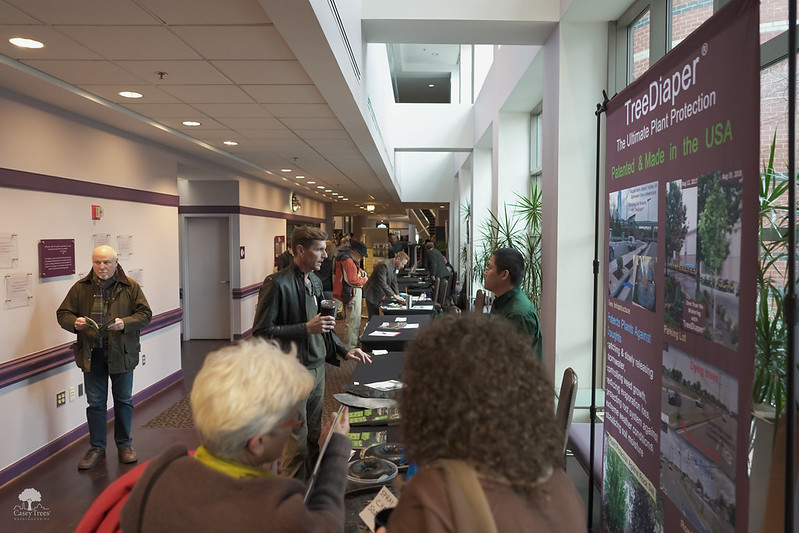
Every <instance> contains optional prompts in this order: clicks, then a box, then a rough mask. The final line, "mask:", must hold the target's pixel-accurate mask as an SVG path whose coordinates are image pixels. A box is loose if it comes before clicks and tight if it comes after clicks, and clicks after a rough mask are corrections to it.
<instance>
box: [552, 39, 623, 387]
mask: <svg viewBox="0 0 799 533" xmlns="http://www.w3.org/2000/svg"><path fill="white" fill-rule="evenodd" d="M607 38H608V36H607V25H606V24H604V23H594V24H590V23H582V24H578V23H562V24H561V25H560V29H559V31H558V32H556V33H555V34H553V36H552V38H551V43H547V47H549V46H550V44H551V49H550V50H549V53H548V54H547V55H546V62H545V66H544V77H545V79H547V80H548V81H547V82H546V83H547V84H546V85H545V89H544V91H545V92H544V102H545V104H544V105H545V111H544V114H543V120H544V148H543V150H544V161H543V182H544V189H543V193H544V197H543V199H544V206H545V207H544V209H545V211H544V217H545V222H544V230H545V234H544V239H545V244H544V261H545V264H544V287H545V291H544V292H545V298H544V304H542V307H543V308H544V311H545V312H544V313H543V315H544V316H543V317H542V322H543V323H544V326H545V329H544V334H545V338H547V339H550V340H549V341H548V342H545V343H544V349H545V360H546V361H547V362H548V363H549V364H552V363H555V367H554V375H555V376H559V375H561V374H562V372H563V369H565V368H566V367H569V366H571V367H572V368H574V370H575V372H577V375H578V376H579V377H580V380H581V384H584V385H585V386H590V375H591V364H590V360H591V352H592V335H593V309H592V295H593V290H594V289H593V275H592V263H593V246H594V213H595V209H594V203H595V200H594V198H595V195H594V191H595V183H596V177H595V173H596V168H595V166H596V148H595V147H596V117H595V116H594V110H595V109H596V104H597V102H599V101H600V100H601V98H602V92H601V91H602V89H604V88H605V87H606V85H607V58H606V53H607ZM555 73H557V75H555ZM555 122H556V123H555ZM603 190H604V188H603ZM602 195H604V192H602V191H601V192H600V197H603V196H602ZM553 237H555V240H554V242H553ZM549 287H553V288H554V289H555V290H554V291H552V290H547V289H546V288H549ZM552 341H554V343H553V342H552ZM556 354H557V361H555V355H556Z"/></svg>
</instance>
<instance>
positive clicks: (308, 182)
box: [305, 181, 316, 185]
mask: <svg viewBox="0 0 799 533" xmlns="http://www.w3.org/2000/svg"><path fill="white" fill-rule="evenodd" d="M305 183H307V184H308V185H313V184H314V183H316V182H315V181H306V182H305Z"/></svg>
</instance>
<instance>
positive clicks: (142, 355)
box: [141, 354, 147, 366]
mask: <svg viewBox="0 0 799 533" xmlns="http://www.w3.org/2000/svg"><path fill="white" fill-rule="evenodd" d="M146 364H147V356H146V355H145V354H141V366H144V365H146Z"/></svg>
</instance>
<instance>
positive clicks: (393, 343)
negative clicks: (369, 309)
mask: <svg viewBox="0 0 799 533" xmlns="http://www.w3.org/2000/svg"><path fill="white" fill-rule="evenodd" d="M431 319H432V317H431V316H430V315H408V314H404V315H397V316H382V315H376V316H373V317H372V318H370V319H369V322H367V323H366V328H365V329H364V330H363V335H361V346H362V348H363V349H364V350H365V351H371V350H388V351H390V352H401V351H402V350H404V346H405V343H406V342H407V341H409V340H411V339H413V338H414V337H415V336H416V334H417V332H418V331H419V328H420V327H423V326H424V325H425V324H427V323H428V322H430V320H431ZM400 326H402V327H400Z"/></svg>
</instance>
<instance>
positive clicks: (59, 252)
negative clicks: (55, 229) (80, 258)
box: [39, 239, 75, 278]
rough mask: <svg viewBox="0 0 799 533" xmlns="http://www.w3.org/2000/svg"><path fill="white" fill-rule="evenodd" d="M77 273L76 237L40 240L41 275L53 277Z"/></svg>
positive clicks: (42, 276) (41, 276)
mask: <svg viewBox="0 0 799 533" xmlns="http://www.w3.org/2000/svg"><path fill="white" fill-rule="evenodd" d="M74 273H75V239H42V240H40V241H39V277H40V278H52V277H55V276H69V275H71V274H74Z"/></svg>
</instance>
